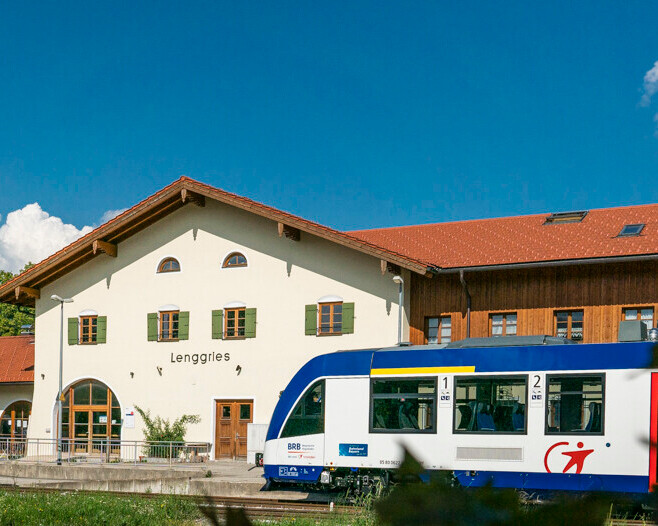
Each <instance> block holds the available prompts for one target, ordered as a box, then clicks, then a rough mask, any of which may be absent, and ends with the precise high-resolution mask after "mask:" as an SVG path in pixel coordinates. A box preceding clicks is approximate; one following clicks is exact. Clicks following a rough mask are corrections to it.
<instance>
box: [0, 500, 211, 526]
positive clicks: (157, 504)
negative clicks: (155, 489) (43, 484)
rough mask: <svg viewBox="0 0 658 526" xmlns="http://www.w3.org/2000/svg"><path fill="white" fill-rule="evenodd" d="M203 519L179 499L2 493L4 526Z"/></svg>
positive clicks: (135, 524) (135, 525)
mask: <svg viewBox="0 0 658 526" xmlns="http://www.w3.org/2000/svg"><path fill="white" fill-rule="evenodd" d="M199 517H200V513H199V510H198V509H197V507H196V505H195V504H194V503H193V502H190V501H188V500H185V499H181V498H177V497H175V496H162V497H154V498H144V497H135V496H125V497H124V496H117V495H108V494H87V493H17V492H2V491H0V525H1V526H10V525H11V526H18V525H21V526H23V525H24V526H41V525H43V526H51V525H58V524H60V525H66V526H69V525H70V526H87V525H89V526H91V525H94V526H97V525H103V524H107V525H112V526H115V525H116V526H142V525H143V526H147V525H149V526H150V525H158V524H163V525H182V524H186V523H187V524H190V523H192V522H193V521H195V520H196V519H198V518H199Z"/></svg>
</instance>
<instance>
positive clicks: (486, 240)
mask: <svg viewBox="0 0 658 526" xmlns="http://www.w3.org/2000/svg"><path fill="white" fill-rule="evenodd" d="M549 215H550V214H538V215H531V216H518V217H502V218H496V219H479V220H474V221H459V222H453V223H436V224H430V225H414V226H403V227H395V228H380V229H374V230H358V231H353V232H349V233H350V234H352V235H353V236H356V237H358V238H359V239H362V240H363V241H366V242H368V243H373V244H375V245H379V246H381V247H384V248H387V249H389V250H391V251H395V252H397V253H399V254H403V255H406V256H408V257H413V258H415V259H418V260H420V261H422V262H424V263H426V264H428V265H431V266H435V267H440V268H445V269H454V268H460V267H478V266H489V265H506V264H516V263H533V262H549V261H563V260H577V259H589V258H608V257H618V256H637V255H650V254H658V204H652V205H642V206H628V207H621V208H606V209H600V210H591V211H590V212H589V213H588V214H587V215H586V216H585V218H584V219H583V220H582V221H581V222H579V223H563V224H558V223H554V224H545V222H546V218H547V217H548V216H549ZM634 223H644V224H645V225H646V226H645V227H644V229H643V230H642V232H641V234H640V235H639V236H636V237H617V235H618V234H619V232H620V231H621V229H622V227H623V226H624V225H627V224H634Z"/></svg>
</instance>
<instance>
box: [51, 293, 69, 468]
mask: <svg viewBox="0 0 658 526" xmlns="http://www.w3.org/2000/svg"><path fill="white" fill-rule="evenodd" d="M50 299H51V300H53V301H59V305H60V310H59V312H60V320H59V391H58V392H57V465H58V466H61V465H62V367H63V365H64V304H65V303H73V300H72V299H71V298H62V297H61V296H58V295H57V294H53V295H52V296H50Z"/></svg>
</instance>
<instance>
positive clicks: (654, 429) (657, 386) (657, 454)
mask: <svg viewBox="0 0 658 526" xmlns="http://www.w3.org/2000/svg"><path fill="white" fill-rule="evenodd" d="M649 429H650V434H649V440H650V445H649V491H653V488H654V486H655V485H656V484H657V483H658V443H657V442H658V373H651V424H650V427H649Z"/></svg>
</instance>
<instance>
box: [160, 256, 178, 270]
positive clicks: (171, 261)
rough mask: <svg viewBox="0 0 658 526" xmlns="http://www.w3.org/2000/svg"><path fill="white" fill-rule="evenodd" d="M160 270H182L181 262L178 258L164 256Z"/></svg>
mask: <svg viewBox="0 0 658 526" xmlns="http://www.w3.org/2000/svg"><path fill="white" fill-rule="evenodd" d="M159 272H180V263H179V262H178V260H177V259H176V258H164V259H163V260H162V261H160V264H159V265H158V273H159Z"/></svg>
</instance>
